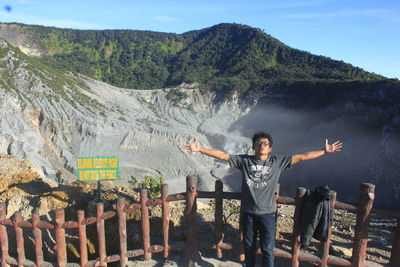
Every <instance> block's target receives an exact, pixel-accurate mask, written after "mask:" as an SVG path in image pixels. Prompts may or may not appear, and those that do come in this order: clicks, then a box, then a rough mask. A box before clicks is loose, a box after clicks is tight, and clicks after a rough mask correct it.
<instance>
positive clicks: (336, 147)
mask: <svg viewBox="0 0 400 267" xmlns="http://www.w3.org/2000/svg"><path fill="white" fill-rule="evenodd" d="M342 147H343V144H342V142H340V141H336V142H335V143H333V144H329V143H328V139H325V152H326V153H333V152H337V151H340V150H341V149H342Z"/></svg>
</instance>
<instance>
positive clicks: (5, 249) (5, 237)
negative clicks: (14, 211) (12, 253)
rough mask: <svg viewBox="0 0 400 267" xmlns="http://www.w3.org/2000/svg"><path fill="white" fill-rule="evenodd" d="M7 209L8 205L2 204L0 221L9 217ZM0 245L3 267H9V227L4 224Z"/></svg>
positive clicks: (1, 226)
mask: <svg viewBox="0 0 400 267" xmlns="http://www.w3.org/2000/svg"><path fill="white" fill-rule="evenodd" d="M6 211H7V208H6V204H4V203H3V202H1V203H0V221H3V220H5V219H6V217H7V212H6ZM0 245H1V266H4V267H8V266H10V265H8V264H7V259H8V235H7V227H6V226H5V225H4V223H1V224H0Z"/></svg>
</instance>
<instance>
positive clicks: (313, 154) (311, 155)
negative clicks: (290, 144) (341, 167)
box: [291, 139, 343, 164]
mask: <svg viewBox="0 0 400 267" xmlns="http://www.w3.org/2000/svg"><path fill="white" fill-rule="evenodd" d="M342 147H343V144H342V142H340V141H336V142H335V143H333V144H329V143H328V139H326V140H325V149H321V150H315V151H310V152H305V153H301V154H297V155H293V156H292V161H291V164H296V163H299V162H300V161H303V160H309V159H315V158H319V157H321V156H323V155H326V154H330V153H333V152H338V151H340V150H341V149H342Z"/></svg>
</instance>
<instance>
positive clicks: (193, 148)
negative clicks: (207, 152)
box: [183, 139, 200, 152]
mask: <svg viewBox="0 0 400 267" xmlns="http://www.w3.org/2000/svg"><path fill="white" fill-rule="evenodd" d="M183 148H184V149H185V150H187V151H190V152H199V151H200V142H199V141H198V140H197V139H195V140H194V141H190V140H189V141H186V144H184V145H183Z"/></svg>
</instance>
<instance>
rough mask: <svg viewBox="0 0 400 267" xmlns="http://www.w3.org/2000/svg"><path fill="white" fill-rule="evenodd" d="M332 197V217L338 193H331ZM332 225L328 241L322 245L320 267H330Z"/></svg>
mask: <svg viewBox="0 0 400 267" xmlns="http://www.w3.org/2000/svg"><path fill="white" fill-rule="evenodd" d="M330 196H331V200H330V203H329V205H330V206H331V208H332V216H333V213H334V209H335V203H336V192H334V191H331V192H330ZM332 227H333V226H332V225H331V226H330V227H329V229H328V239H327V240H326V242H323V243H322V244H321V250H320V253H321V263H320V265H319V266H320V267H328V258H329V247H330V245H331V238H332Z"/></svg>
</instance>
